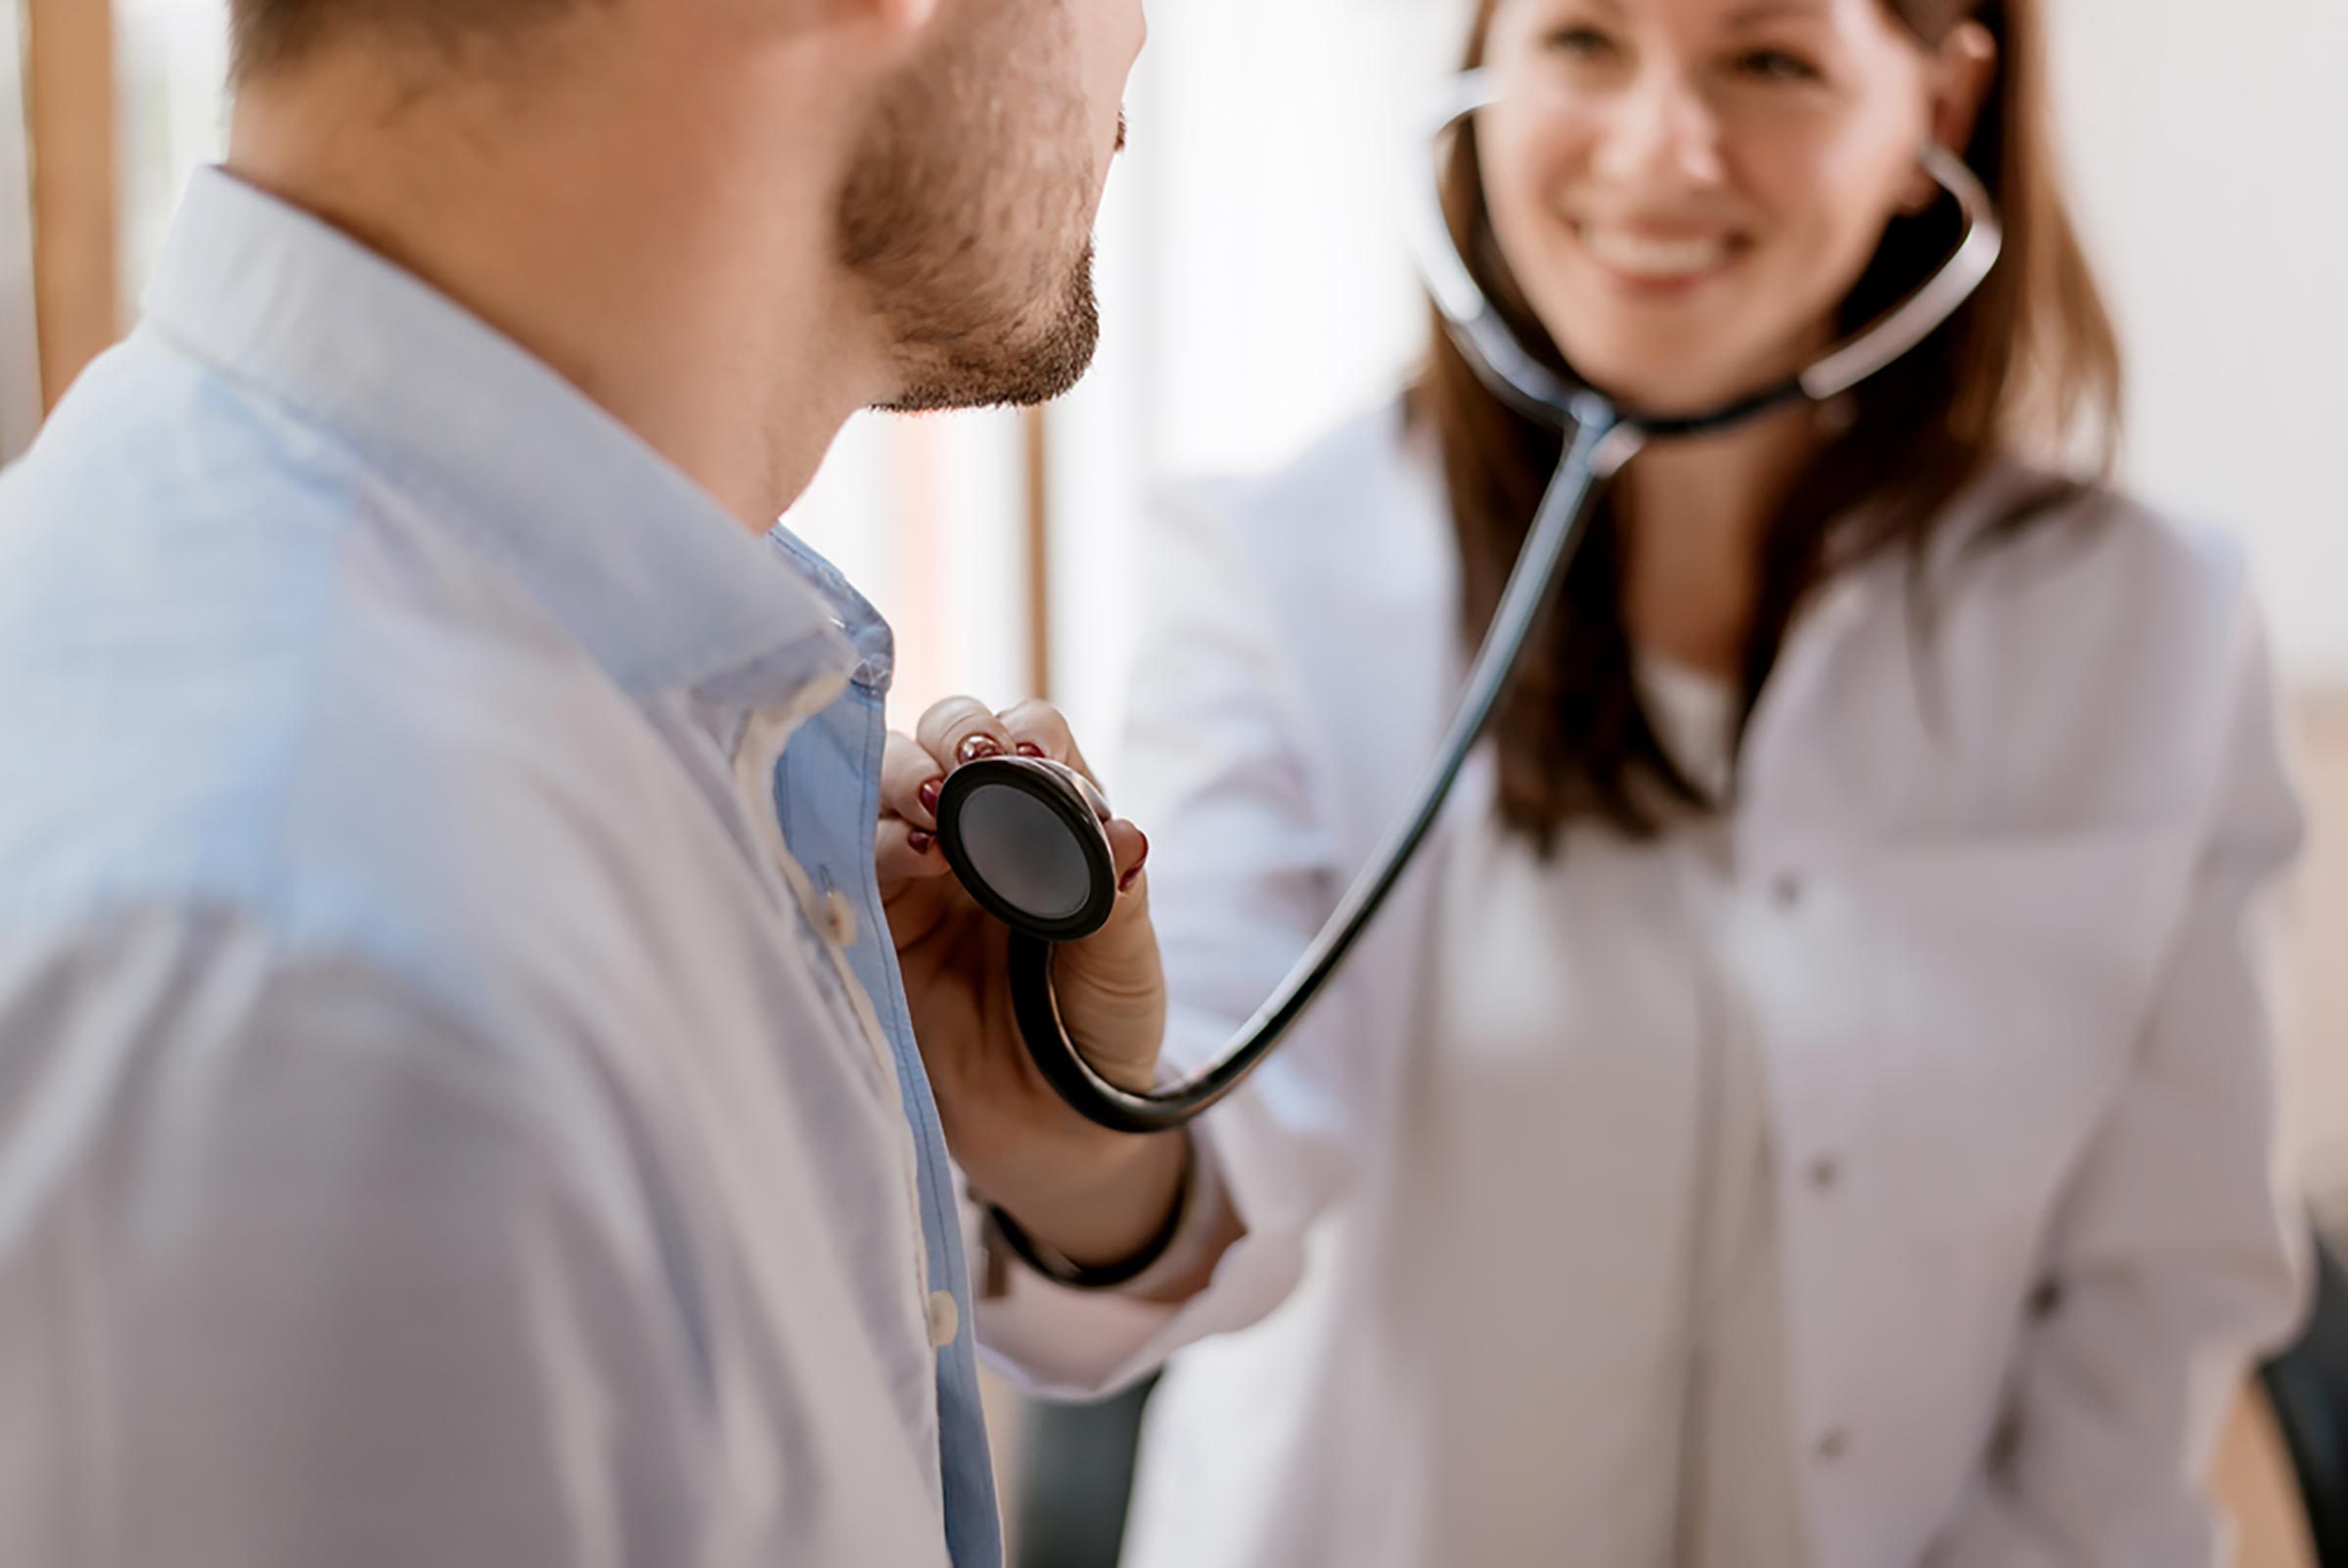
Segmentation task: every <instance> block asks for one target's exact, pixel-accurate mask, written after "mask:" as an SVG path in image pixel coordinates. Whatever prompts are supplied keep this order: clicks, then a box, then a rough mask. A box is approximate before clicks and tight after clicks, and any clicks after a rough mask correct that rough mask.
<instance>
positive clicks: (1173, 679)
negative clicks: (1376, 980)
mask: <svg viewBox="0 0 2348 1568" xmlns="http://www.w3.org/2000/svg"><path fill="white" fill-rule="evenodd" d="M1219 503H1220V498H1219V497H1218V496H1216V495H1214V494H1211V493H1207V492H1189V491H1185V492H1181V493H1178V494H1174V495H1170V496H1168V497H1167V498H1165V500H1164V502H1163V504H1162V505H1161V506H1160V507H1159V509H1158V511H1157V513H1156V515H1153V516H1152V518H1151V529H1150V532H1149V535H1148V537H1147V539H1146V541H1145V549H1146V551H1147V552H1148V555H1147V560H1148V562H1149V567H1150V569H1149V570H1148V571H1147V572H1146V573H1144V576H1145V577H1146V578H1147V580H1148V581H1150V582H1151V584H1153V585H1154V591H1153V593H1152V595H1151V601H1150V605H1149V608H1148V614H1147V619H1146V621H1145V625H1144V627H1143V630H1142V633H1141V640H1140V646H1141V653H1140V656H1139V657H1138V658H1137V659H1136V660H1135V666H1134V668H1135V679H1134V692H1133V700H1132V720H1131V725H1130V732H1129V734H1128V736H1127V738H1126V743H1125V746H1124V748H1123V749H1124V755H1123V764H1124V775H1125V777H1124V778H1123V780H1122V782H1121V783H1120V784H1118V793H1119V800H1120V803H1121V804H1122V805H1125V806H1126V807H1127V808H1128V809H1131V810H1133V811H1134V813H1135V820H1136V821H1139V822H1142V823H1144V824H1145V825H1146V826H1147V827H1148V829H1149V831H1150V833H1151V838H1152V840H1153V842H1154V843H1155V844H1156V845H1157V850H1156V853H1155V854H1154V855H1153V856H1152V869H1151V892H1150V903H1151V918H1152V919H1153V921H1154V922H1155V925H1156V928H1157V934H1158V941H1159V946H1160V949H1161V951H1162V953H1163V955H1164V959H1165V966H1166V981H1167V987H1168V993H1169V1015H1168V1022H1167V1039H1166V1045H1165V1049H1164V1053H1163V1055H1162V1061H1163V1064H1164V1069H1163V1070H1164V1071H1165V1072H1167V1073H1168V1074H1169V1075H1170V1076H1173V1077H1183V1076H1188V1075H1189V1074H1191V1073H1194V1072H1197V1071H1198V1070H1199V1069H1200V1068H1201V1067H1202V1066H1203V1065H1204V1064H1205V1063H1206V1062H1208V1061H1210V1060H1212V1059H1213V1058H1214V1057H1215V1056H1217V1055H1218V1054H1220V1053H1221V1052H1222V1051H1223V1049H1224V1048H1225V1046H1226V1043H1227V1042H1228V1041H1229V1040H1230V1039H1231V1037H1232V1036H1233V1035H1234V1033H1235V1032H1237V1031H1238V1030H1239V1029H1241V1028H1242V1026H1243V1024H1244V1022H1245V1020H1246V1019H1247V1018H1248V1017H1249V1016H1250V1015H1251V1014H1252V1013H1253V1012H1254V1011H1255V1009H1256V1008H1258V1007H1259V1006H1260V1005H1261V1004H1262V1003H1263V1001H1264V999H1265V998H1267V997H1269V996H1271V995H1272V993H1273V991H1274V990H1275V989H1276V988H1277V987H1278V986H1279V985H1280V983H1281V982H1282V980H1283V979H1284V978H1285V977H1286V976H1287V972H1288V970H1289V967H1290V966H1291V965H1292V964H1293V963H1295V962H1296V959H1297V957H1298V956H1299V955H1301V954H1302V953H1303V952H1304V951H1305V950H1306V949H1307V948H1308V947H1309V946H1310V945H1311V942H1312V939H1313V937H1314V935H1315V934H1316V933H1317V932H1318V931H1319V930H1320V929H1321V926H1322V924H1323V922H1324V921H1325V920H1327V919H1328V918H1329V916H1330V914H1331V912H1332V910H1333V909H1334V908H1335V906H1336V903H1337V900H1338V898H1339V896H1340V894H1341V893H1342V892H1343V890H1344V883H1345V880H1346V876H1347V868H1345V867H1344V866H1343V865H1342V864H1341V856H1340V853H1339V850H1338V848H1337V835H1336V829H1335V825H1334V823H1333V822H1332V811H1333V809H1334V808H1333V807H1332V804H1331V802H1332V797H1333V796H1334V794H1335V791H1333V790H1332V788H1330V787H1329V786H1328V784H1327V781H1326V779H1325V778H1324V777H1323V773H1324V769H1323V765H1322V764H1321V762H1320V760H1319V751H1318V749H1317V748H1316V747H1315V746H1314V745H1313V744H1312V739H1311V738H1312V737H1313V735H1314V733H1315V731H1314V724H1313V720H1312V717H1311V709H1310V706H1309V703H1308V702H1307V700H1306V698H1305V696H1304V694H1303V691H1302V687H1301V684H1300V682H1299V680H1298V678H1297V676H1296V674H1295V672H1294V670H1293V667H1292V665H1291V662H1290V660H1289V658H1288V656H1287V653H1286V651H1285V650H1284V649H1283V647H1282V645H1281V643H1280V640H1279V634H1278V631H1277V628H1278V627H1279V625H1280V618H1279V617H1278V616H1277V615H1276V614H1274V613H1273V612H1272V610H1271V608H1270V606H1269V605H1267V604H1266V602H1265V600H1264V598H1263V595H1262V591H1261V584H1260V583H1258V582H1257V581H1256V575H1257V574H1256V573H1255V571H1254V570H1253V569H1252V568H1251V566H1250V564H1249V560H1248V557H1247V554H1246V551H1245V550H1244V548H1243V547H1242V544H1241V542H1240V541H1239V539H1238V538H1236V537H1235V532H1234V530H1235V519H1234V517H1233V516H1232V515H1231V512H1230V509H1229V507H1228V505H1226V504H1219ZM1356 962H1359V960H1358V958H1357V961H1356ZM1355 1005H1356V1004H1355V998H1354V997H1353V995H1352V994H1351V992H1350V989H1349V988H1348V987H1347V986H1346V985H1345V984H1343V983H1342V980H1341V979H1340V980H1338V981H1337V982H1336V983H1332V985H1331V986H1330V987H1329V989H1328V990H1327V991H1326V992H1324V993H1323V995H1322V996H1320V997H1319V998H1317V999H1316V1000H1315V1002H1314V1003H1313V1005H1312V1007H1311V1008H1310V1009H1309V1010H1308V1011H1307V1013H1306V1014H1305V1016H1304V1017H1303V1018H1302V1019H1300V1020H1299V1021H1298V1022H1297V1024H1296V1025H1295V1027H1294V1028H1293V1030H1292V1031H1291V1032H1290V1033H1289V1035H1288V1037H1287V1039H1285V1040H1284V1041H1283V1042H1282V1044H1281V1046H1280V1048H1279V1050H1278V1052H1277V1053H1275V1054H1274V1055H1273V1056H1272V1057H1271V1058H1270V1059H1268V1060H1267V1061H1266V1062H1265V1063H1264V1065H1263V1066H1262V1067H1261V1068H1259V1069H1258V1070H1257V1071H1256V1073H1255V1074H1254V1075H1253V1076H1252V1077H1250V1078H1249V1079H1248V1081H1247V1082H1246V1083H1245V1084H1244V1085H1242V1087H1241V1088H1240V1089H1239V1090H1238V1091H1237V1092H1236V1093H1235V1094H1233V1095H1232V1097H1231V1098H1228V1099H1226V1100H1224V1101H1223V1102H1222V1103H1221V1104H1219V1105H1217V1106H1216V1107H1214V1109H1212V1110H1211V1111H1209V1112H1208V1113H1207V1114H1206V1115H1205V1116H1204V1117H1202V1118H1200V1119H1199V1120H1198V1121H1197V1122H1195V1123H1193V1124H1192V1127H1191V1137H1192V1138H1193V1140H1194V1142H1195V1144H1196V1149H1197V1158H1196V1160H1195V1161H1194V1166H1193V1168H1194V1170H1195V1171H1196V1172H1197V1187H1196V1188H1195V1189H1194V1192H1193V1201H1192V1205H1191V1209H1190V1215H1189V1228H1188V1232H1186V1233H1185V1234H1183V1235H1178V1236H1177V1237H1176V1239H1175V1244H1174V1249H1173V1256H1172V1257H1170V1259H1169V1263H1170V1264H1172V1263H1175V1262H1176V1261H1177V1260H1178V1261H1179V1263H1180V1265H1181V1266H1182V1268H1183V1271H1184V1272H1185V1273H1189V1272H1191V1271H1193V1270H1195V1269H1196V1267H1197V1246H1198V1243H1199V1238H1200V1236H1201V1235H1202V1234H1203V1233H1204V1232H1217V1233H1220V1232H1221V1230H1222V1228H1221V1227H1220V1226H1218V1225H1216V1224H1214V1223H1213V1222H1214V1221H1215V1220H1216V1218H1217V1217H1218V1216H1217V1210H1218V1209H1221V1208H1228V1209H1229V1210H1230V1211H1231V1212H1234V1213H1236V1214H1237V1216H1238V1218H1239V1221H1240V1224H1241V1225H1242V1227H1243V1230H1244V1234H1242V1236H1241V1238H1240V1239H1239V1240H1238V1241H1236V1242H1234V1243H1233V1244H1232V1246H1231V1247H1230V1249H1229V1250H1228V1251H1227V1252H1225V1253H1224V1254H1223V1256H1222V1258H1221V1259H1220V1260H1219V1262H1218V1263H1217V1265H1216V1267H1215V1269H1214V1271H1213V1277H1212V1279H1211V1281H1210V1282H1209V1283H1208V1285H1207V1286H1206V1288H1204V1289H1203V1290H1201V1291H1200V1292H1199V1293H1198V1294H1197V1295H1196V1296H1194V1297H1192V1298H1191V1299H1190V1300H1189V1301H1187V1302H1184V1303H1181V1304H1179V1305H1164V1304H1159V1303H1155V1302H1151V1301H1149V1300H1147V1299H1144V1297H1145V1295H1146V1292H1147V1289H1148V1286H1149V1283H1150V1281H1149V1280H1144V1281H1138V1282H1137V1284H1136V1286H1135V1287H1133V1288H1129V1289H1127V1290H1124V1291H1113V1292H1111V1291H1071V1290H1067V1289H1064V1288H1062V1287H1061V1286H1058V1285H1055V1284H1053V1283H1052V1282H1050V1281H1048V1280H1045V1279H1043V1278H1040V1277H1037V1276H1035V1275H1034V1274H1032V1273H1030V1272H1028V1271H1026V1270H1024V1269H1021V1268H1018V1267H1016V1265H1014V1266H1012V1267H1010V1268H1008V1269H1007V1270H1004V1271H1003V1272H1002V1281H1001V1282H1002V1285H1003V1289H1002V1290H1001V1292H1000V1293H999V1294H996V1295H995V1296H993V1298H992V1299H982V1301H981V1303H980V1307H979V1330H980V1340H981V1342H982V1343H983V1344H984V1345H985V1346H986V1347H987V1349H988V1351H989V1352H990V1354H992V1355H993V1356H994V1357H996V1358H997V1359H998V1361H999V1362H1000V1363H1002V1364H1003V1365H1004V1367H1005V1369H1006V1371H1008V1372H1009V1374H1010V1375H1011V1376H1012V1377H1014V1378H1015V1379H1016V1381H1018V1382H1020V1383H1021V1384H1022V1385H1024V1386H1025V1387H1027V1388H1029V1389H1031V1390H1034V1391H1036V1392H1040V1393H1043V1394H1046V1395H1049V1396H1053V1397H1066V1398H1092V1397H1098V1396H1099V1395H1102V1394H1104V1393H1106V1392H1109V1391H1111V1390H1114V1389H1116V1388H1119V1387H1122V1386H1124V1385H1126V1384H1129V1383H1132V1382H1135V1381H1138V1380H1139V1379H1140V1378H1142V1377H1143V1376H1145V1375H1147V1374H1148V1373H1149V1372H1150V1371H1151V1370H1152V1369H1154V1368H1155V1367H1156V1366H1159V1365H1160V1364H1162V1363H1163V1362H1164V1361H1165V1360H1166V1359H1167V1358H1169V1357H1170V1356H1172V1355H1173V1354H1174V1353H1175V1352H1177V1351H1179V1350H1181V1349H1183V1348H1184V1347H1185V1346H1188V1345H1190V1344H1193V1343H1195V1342H1197V1341H1198V1340H1200V1339H1203V1338H1206V1337H1208V1336H1210V1335H1214V1334H1218V1333H1224V1332H1229V1331H1232V1330H1235V1329H1240V1328H1244V1327H1247V1326H1249V1325H1251V1324H1253V1323H1255V1322H1260V1321H1261V1320H1262V1319H1263V1318H1264V1317H1265V1316H1267V1315H1268V1314H1269V1313H1271V1312H1272V1311H1273V1310H1274V1309H1276V1308H1277V1307H1279V1306H1280V1305H1281V1304H1282V1303H1283V1302H1284V1301H1286V1300H1287V1298H1288V1296H1289V1295H1290V1293H1291V1292H1293V1291H1294V1290H1295V1288H1296V1287H1297V1285H1298V1284H1299V1282H1300V1281H1301V1280H1302V1279H1303V1277H1304V1274H1305V1268H1306V1259H1307V1250H1308V1242H1309V1237H1310V1233H1311V1232H1312V1231H1313V1229H1314V1228H1315V1226H1316V1224H1317V1222H1318V1221H1319V1220H1320V1218H1321V1217H1322V1216H1323V1215H1324V1214H1325V1213H1327V1212H1328V1211H1329V1210H1330V1208H1331V1207H1332V1206H1333V1205H1335V1204H1336V1203H1338V1202H1340V1201H1342V1199H1343V1198H1344V1197H1345V1196H1346V1195H1347V1194H1348V1193H1349V1192H1350V1191H1351V1190H1352V1189H1353V1187H1354V1185H1355V1183H1356V1181H1357V1179H1358V1176H1359V1171H1360V1165H1361V1158H1362V1144H1363V1141H1364V1137H1365V1134H1364V1130H1363V1129H1364V1124H1365V1121H1366V1120H1367V1118H1366V1116H1365V1114H1364V1112H1363V1108H1362V1100H1363V1097H1364V1096H1365V1095H1366V1094H1368V1093H1370V1092H1371V1090H1372V1087H1373V1086H1374V1085H1375V1083H1376V1081H1377V1067H1376V1064H1374V1063H1371V1062H1368V1061H1366V1060H1365V1058H1364V1053H1363V1051H1362V1042H1363V1040H1364V1038H1365V1036H1366V1033H1367V1031H1365V1030H1364V1029H1363V1028H1362V1027H1361V1026H1360V1023H1359V1021H1358V1019H1357V1018H1356V1016H1355V1014H1354V1010H1353V1009H1354V1008H1355Z"/></svg>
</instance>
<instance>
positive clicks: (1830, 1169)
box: [1810, 1154, 1842, 1192]
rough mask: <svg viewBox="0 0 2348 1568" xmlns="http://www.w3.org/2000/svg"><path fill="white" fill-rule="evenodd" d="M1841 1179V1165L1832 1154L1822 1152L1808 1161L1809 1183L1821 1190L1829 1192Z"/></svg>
mask: <svg viewBox="0 0 2348 1568" xmlns="http://www.w3.org/2000/svg"><path fill="white" fill-rule="evenodd" d="M1841 1181H1842V1166H1841V1164H1840V1163H1839V1162H1837V1161H1836V1160H1835V1159H1834V1158H1833V1156H1831V1155H1827V1154H1822V1155H1820V1156H1819V1157H1818V1158H1817V1159H1814V1160H1812V1161H1811V1162H1810V1185H1811V1186H1812V1187H1816V1188H1817V1189H1818V1190H1819V1191H1821V1192H1831V1191H1833V1190H1834V1188H1835V1187H1836V1186H1837V1185H1838V1184H1839V1183H1840V1182H1841Z"/></svg>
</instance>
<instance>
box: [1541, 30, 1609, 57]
mask: <svg viewBox="0 0 2348 1568" xmlns="http://www.w3.org/2000/svg"><path fill="white" fill-rule="evenodd" d="M1549 48H1550V51H1551V52H1552V53H1553V54H1559V55H1565V56H1567V57H1569V58H1571V59H1575V60H1603V59H1604V58H1605V57H1606V56H1607V55H1610V54H1612V53H1613V50H1614V40H1613V39H1611V38H1609V37H1607V36H1606V35H1605V34H1604V33H1603V32H1601V31H1599V30H1598V29H1597V28H1596V27H1559V28H1558V30H1557V31H1556V32H1553V33H1551V34H1550V35H1549Z"/></svg>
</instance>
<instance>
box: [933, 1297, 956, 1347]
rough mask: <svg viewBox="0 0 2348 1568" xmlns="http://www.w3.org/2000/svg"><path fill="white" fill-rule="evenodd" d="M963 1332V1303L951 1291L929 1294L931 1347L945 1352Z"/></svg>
mask: <svg viewBox="0 0 2348 1568" xmlns="http://www.w3.org/2000/svg"><path fill="white" fill-rule="evenodd" d="M961 1332H962V1303H960V1302H958V1301H956V1300H955V1299H954V1292H953V1291H951V1290H933V1291H931V1292H930V1293H929V1347H930V1348H931V1349H932V1350H943V1349H945V1348H946V1347H947V1346H948V1345H951V1344H952V1343H954V1340H955V1338H956V1336H958V1335H959V1334H961Z"/></svg>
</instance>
